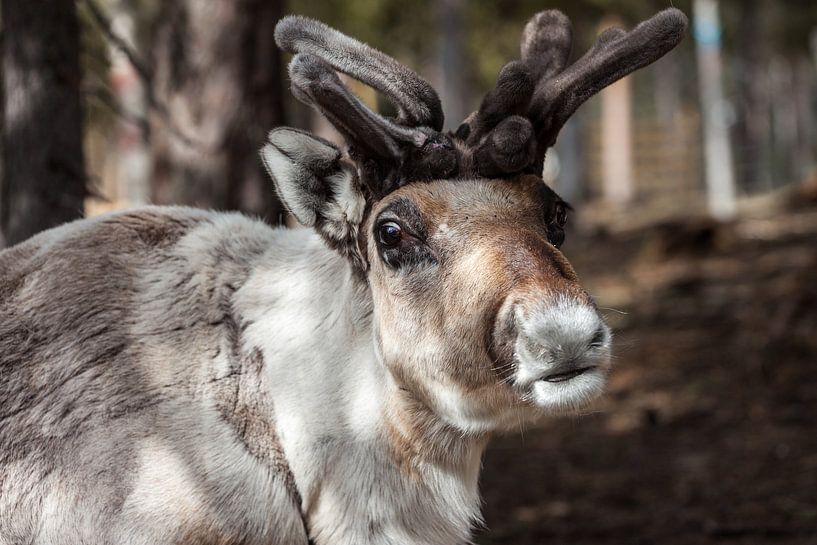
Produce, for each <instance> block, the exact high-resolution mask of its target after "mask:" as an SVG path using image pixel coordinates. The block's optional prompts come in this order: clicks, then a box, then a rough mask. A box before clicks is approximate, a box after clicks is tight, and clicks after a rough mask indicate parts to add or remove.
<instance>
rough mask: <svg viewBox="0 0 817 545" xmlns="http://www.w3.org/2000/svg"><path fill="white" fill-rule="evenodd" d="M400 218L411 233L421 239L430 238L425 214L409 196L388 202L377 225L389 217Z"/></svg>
mask: <svg viewBox="0 0 817 545" xmlns="http://www.w3.org/2000/svg"><path fill="white" fill-rule="evenodd" d="M391 217H396V218H399V219H400V221H401V223H402V224H403V225H404V226H406V227H408V230H409V232H410V233H411V234H413V235H415V236H416V237H418V238H420V239H421V240H426V239H428V230H427V229H426V225H425V221H423V216H422V214H420V210H419V209H418V208H417V206H416V205H415V204H414V203H413V202H412V201H411V200H410V199H408V198H406V197H400V198H399V199H395V200H393V201H392V202H390V203H389V204H387V205H386V206H385V207H384V208H383V210H381V211H380V219H378V221H377V225H380V224H381V223H382V221H384V220H385V219H387V218H391Z"/></svg>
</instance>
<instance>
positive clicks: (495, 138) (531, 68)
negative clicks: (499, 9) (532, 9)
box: [457, 10, 573, 176]
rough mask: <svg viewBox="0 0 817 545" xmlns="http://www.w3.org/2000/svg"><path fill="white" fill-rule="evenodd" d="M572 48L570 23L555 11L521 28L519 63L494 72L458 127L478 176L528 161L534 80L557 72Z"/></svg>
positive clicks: (500, 172) (532, 152)
mask: <svg viewBox="0 0 817 545" xmlns="http://www.w3.org/2000/svg"><path fill="white" fill-rule="evenodd" d="M572 44H573V29H572V26H571V24H570V20H569V19H568V18H567V16H565V15H564V14H563V13H561V12H560V11H558V10H548V11H542V12H540V13H538V14H536V15H535V16H533V17H532V18H531V19H530V20H529V21H528V23H527V24H526V25H525V30H524V31H523V33H522V40H521V43H520V48H521V54H522V60H521V61H511V62H509V63H508V64H506V65H505V66H504V67H503V68H502V70H501V71H500V73H499V77H498V78H497V83H496V86H495V87H494V88H493V89H492V90H491V91H489V92H488V94H487V95H486V96H485V99H484V100H483V102H482V104H481V105H480V108H479V110H478V111H477V112H476V113H474V114H472V115H471V116H470V117H469V118H468V119H467V120H466V122H465V123H464V124H463V125H462V126H461V127H460V129H458V131H457V136H458V137H460V138H461V139H463V140H465V143H466V146H469V147H472V148H476V149H475V151H474V161H473V163H474V164H473V168H474V169H475V170H476V171H477V172H478V173H479V174H481V175H483V176H501V175H503V174H509V173H512V172H515V171H518V170H520V169H523V168H524V167H526V166H528V164H530V163H532V162H533V159H534V156H535V152H536V143H535V141H534V137H535V134H534V131H533V127H532V126H531V123H530V121H528V120H526V119H525V118H524V117H521V116H524V115H525V114H526V113H527V112H528V109H529V106H530V102H531V98H532V96H533V92H534V89H535V86H536V84H537V82H538V81H540V80H541V79H543V78H549V77H551V76H553V75H554V74H557V73H559V72H561V71H562V70H563V69H564V67H565V65H566V64H567V60H568V57H569V56H570V49H571V47H572Z"/></svg>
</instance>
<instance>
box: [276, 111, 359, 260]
mask: <svg viewBox="0 0 817 545" xmlns="http://www.w3.org/2000/svg"><path fill="white" fill-rule="evenodd" d="M261 160H262V161H263V162H264V166H265V167H266V169H267V172H269V175H270V176H271V177H272V180H273V182H275V189H276V190H277V192H278V196H279V197H280V198H281V201H282V202H283V203H284V206H286V207H287V209H288V210H289V211H290V212H291V213H292V215H293V216H295V219H297V220H298V221H299V222H300V223H301V224H303V225H305V226H307V227H313V228H315V230H316V231H318V233H320V234H321V236H323V238H324V239H325V240H326V242H328V243H329V245H330V246H331V247H333V248H335V249H337V250H338V251H340V252H341V253H342V254H344V255H346V256H347V257H349V258H351V259H352V260H353V261H355V262H356V264H358V265H361V264H362V260H363V258H362V256H361V255H360V252H359V250H358V244H357V235H358V231H359V228H360V225H361V223H362V222H363V216H364V213H365V210H366V198H365V196H364V194H363V191H362V190H361V187H360V184H359V183H358V178H357V174H356V171H355V168H354V167H353V166H352V165H351V164H350V163H348V162H347V161H345V160H344V159H343V156H342V153H341V151H340V150H339V149H338V148H337V147H335V145H334V144H332V143H331V142H328V141H326V140H324V139H322V138H318V137H316V136H313V135H311V134H309V133H306V132H303V131H299V130H297V129H291V128H288V127H282V128H278V129H275V130H273V131H272V132H270V133H269V136H268V137H267V144H266V145H264V147H263V148H262V149H261Z"/></svg>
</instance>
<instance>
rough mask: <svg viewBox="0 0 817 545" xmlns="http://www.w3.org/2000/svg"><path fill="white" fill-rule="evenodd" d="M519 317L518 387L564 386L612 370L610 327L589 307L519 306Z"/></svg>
mask: <svg viewBox="0 0 817 545" xmlns="http://www.w3.org/2000/svg"><path fill="white" fill-rule="evenodd" d="M516 314H517V316H516V318H517V319H516V322H517V337H516V342H515V345H514V360H515V362H516V367H517V368H516V377H515V382H516V384H517V385H519V386H522V387H526V386H530V385H531V384H533V383H534V382H537V381H544V382H546V383H551V384H555V383H562V382H567V381H571V380H572V379H575V378H576V377H579V376H581V375H583V374H585V373H588V372H594V373H598V372H604V371H606V369H607V367H609V361H610V340H611V334H610V328H609V327H607V325H606V324H605V323H604V320H603V319H602V318H601V316H600V315H599V313H598V312H597V311H596V309H595V308H593V307H592V306H591V305H590V304H588V303H586V302H583V301H575V300H570V299H563V300H560V301H558V302H556V303H555V304H554V303H550V304H536V305H533V306H532V308H529V309H525V308H524V307H517V311H516Z"/></svg>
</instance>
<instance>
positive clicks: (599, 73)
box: [528, 8, 688, 167]
mask: <svg viewBox="0 0 817 545" xmlns="http://www.w3.org/2000/svg"><path fill="white" fill-rule="evenodd" d="M687 24H688V20H687V17H686V15H684V14H683V13H682V12H681V11H680V10H678V9H675V8H670V9H666V10H664V11H661V12H659V13H658V14H656V15H655V16H653V17H652V18H650V19H648V20H646V21H644V22H642V23H641V24H639V25H638V26H636V27H635V28H634V29H633V30H632V31H630V32H625V31H623V30H620V29H609V30H607V31H605V32H603V33H602V34H601V35H600V36H599V37H598V39H597V41H596V43H595V45H594V46H593V47H592V48H591V49H590V51H588V52H587V53H586V54H585V55H584V56H582V57H581V58H580V59H579V60H578V61H576V62H575V63H573V64H572V65H571V66H570V67H568V68H567V69H566V70H564V71H563V72H561V73H560V74H558V76H556V77H547V76H543V77H542V78H541V79H540V80H539V83H538V84H537V87H536V91H535V92H534V96H533V100H532V101H531V106H530V109H529V112H528V116H529V118H530V119H531V120H532V121H533V125H534V127H535V128H536V132H537V140H538V145H539V150H538V152H537V167H538V166H540V165H541V161H543V160H544V152H545V151H546V150H547V148H548V147H550V146H552V145H553V144H554V142H555V140H556V136H557V135H558V133H559V130H560V129H561V128H562V126H563V125H564V124H565V122H566V121H567V120H568V118H569V117H570V116H571V115H573V113H574V112H575V111H576V109H577V108H578V107H579V106H581V105H582V104H583V103H584V102H585V101H586V100H587V99H588V98H590V97H591V96H593V95H595V94H596V93H598V92H599V91H601V90H602V89H603V88H604V87H607V86H608V85H610V84H612V83H614V82H616V81H618V80H619V79H621V78H623V77H624V76H626V75H628V74H630V73H632V72H634V71H635V70H638V69H639V68H643V67H644V66H647V65H648V64H650V63H652V62H655V61H656V60H658V59H659V58H661V57H662V56H664V55H665V54H666V53H668V52H669V51H670V50H671V49H672V48H674V47H675V46H676V45H678V43H680V41H681V39H682V38H683V36H684V34H685V32H686V28H687Z"/></svg>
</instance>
